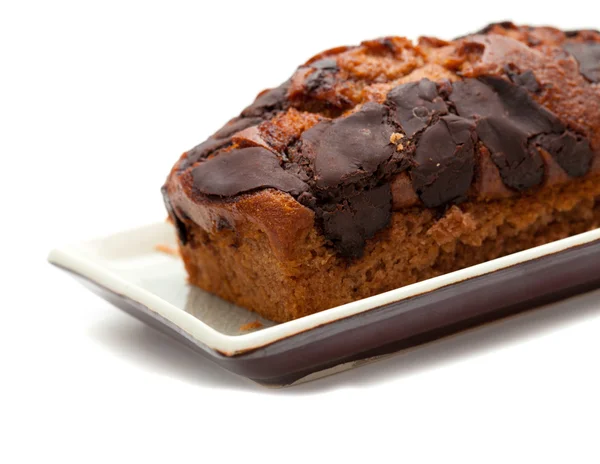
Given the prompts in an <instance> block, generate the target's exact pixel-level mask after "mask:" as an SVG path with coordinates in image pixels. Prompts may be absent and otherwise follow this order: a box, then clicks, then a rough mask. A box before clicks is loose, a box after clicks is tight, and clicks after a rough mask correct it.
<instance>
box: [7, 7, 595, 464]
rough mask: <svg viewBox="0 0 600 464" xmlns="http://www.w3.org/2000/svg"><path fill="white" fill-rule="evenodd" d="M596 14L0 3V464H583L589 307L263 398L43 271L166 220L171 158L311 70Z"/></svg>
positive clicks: (559, 310) (564, 306) (589, 419)
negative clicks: (416, 45) (367, 45)
mask: <svg viewBox="0 0 600 464" xmlns="http://www.w3.org/2000/svg"><path fill="white" fill-rule="evenodd" d="M593 3H594V2H591V1H587V2H585V1H579V2H578V1H569V2H560V3H558V2H557V4H556V5H555V6H552V4H551V3H548V2H544V3H541V2H527V1H524V0H522V1H518V2H516V1H503V2H484V1H477V2H466V1H458V0H454V1H449V0H447V1H445V2H435V1H427V2H425V1H417V0H404V1H400V0H398V1H395V2H377V1H373V0H371V1H366V2H350V1H347V2H335V3H334V2H326V1H325V0H321V1H319V2H309V1H300V0H296V1H287V2H286V1H283V0H281V1H279V2H273V3H272V4H271V5H268V4H267V3H266V2H258V1H248V2H243V3H239V4H235V3H234V2H231V1H229V2H225V1H223V2H219V1H212V2H206V1H205V2H202V1H200V0H198V1H196V2H190V3H189V4H184V3H181V2H174V1H170V2H164V3H163V4H162V5H159V4H157V3H155V2H139V3H134V2H126V1H118V2H113V1H104V2H65V1H58V0H56V1H47V2H27V1H15V2H2V3H1V6H0V58H1V63H0V174H1V178H0V189H1V193H2V195H1V199H2V210H1V211H0V214H1V215H2V218H3V220H2V251H1V253H0V256H1V258H0V259H1V261H0V263H1V266H0V269H1V270H0V272H1V273H2V276H1V283H0V288H1V289H2V297H3V298H2V300H1V302H0V310H1V313H0V314H1V323H0V357H1V358H0V360H1V363H0V369H1V372H2V374H3V375H2V379H1V380H0V392H1V395H0V428H1V430H0V462H5V463H15V462H35V463H42V462H62V463H71V462H73V463H87V462H111V463H115V462H126V463H137V462H143V463H147V462H207V463H213V462H214V463H217V462H254V461H259V462H285V463H287V462H311V463H312V462H353V461H356V462H361V463H376V462H407V463H420V462H434V463H442V462H443V463H446V462H461V463H464V462H477V463H492V462H502V463H506V462H524V463H537V462H565V463H566V462H569V463H598V462H600V374H599V369H598V368H599V364H600V363H599V355H600V304H599V303H598V302H599V300H600V292H595V293H591V294H587V295H583V296H580V297H577V298H575V299H572V300H569V301H567V302H564V303H561V304H558V305H553V306H552V307H550V308H546V309H544V310H543V311H538V312H534V313H530V314H528V315H526V316H522V317H519V318H517V319H512V320H510V321H508V322H503V323H500V324H496V325H493V326H488V327H485V328H483V329H479V330H476V331H473V332H470V333H467V334H464V335H461V336H459V337H454V338H452V339H449V340H445V341H442V342H439V343H436V344H432V345H429V346H426V347H424V348H421V349H419V350H416V351H413V352H408V353H405V354H402V355H399V356H396V357H394V358H392V359H389V360H387V361H382V362H379V363H376V364H372V365H369V366H366V367H362V368H360V369H356V370H354V371H351V372H347V373H344V374H340V375H337V376H334V377H329V378H326V379H323V380H320V381H316V382H313V383H309V384H306V385H303V386H299V387H295V388H292V389H286V390H276V391H274V390H266V389H264V388H262V387H259V386H256V385H254V384H252V383H250V382H248V381H246V380H244V379H242V378H239V377H236V376H234V375H232V374H229V373H228V372H226V371H223V370H221V369H220V368H218V367H216V366H214V365H213V364H211V362H210V361H207V360H204V359H201V358H200V357H198V356H197V355H195V354H193V353H191V352H189V351H188V350H187V349H186V348H183V347H181V346H179V345H178V344H176V343H175V342H172V341H171V340H170V339H167V338H165V337H163V336H162V335H160V334H158V333H156V332H154V331H153V330H152V329H149V328H147V327H145V326H144V325H142V324H141V323H140V322H138V321H136V320H134V319H132V318H130V317H128V316H126V315H124V314H122V313H120V312H119V311H118V310H116V309H115V308H113V307H111V306H110V305H109V304H108V303H105V302H104V301H102V300H100V299H99V298H98V297H96V296H95V295H93V294H91V293H87V292H86V290H84V288H83V287H81V286H80V285H79V284H78V283H76V282H75V281H73V280H72V279H70V278H69V277H68V276H67V275H65V274H63V273H61V272H59V271H58V270H56V269H54V268H51V267H50V266H49V265H48V264H47V263H45V256H46V254H47V252H48V251H49V250H50V249H51V248H52V247H54V246H57V245H60V244H64V243H68V242H72V241H78V240H80V239H85V238H91V237H94V236H102V235H104V234H107V233H111V232H115V231H118V230H120V229H124V228H129V227H134V226H138V225H143V224H145V223H149V222H153V221H156V220H160V219H162V218H164V217H165V212H164V210H163V206H162V202H161V197H160V193H159V187H160V185H161V184H162V182H163V180H164V178H165V176H166V174H167V172H168V170H169V169H170V167H171V165H172V164H173V163H174V161H175V160H176V159H177V157H178V156H179V154H180V153H181V152H183V151H184V150H186V149H188V148H190V147H192V146H193V145H195V144H196V143H198V142H200V141H202V140H203V139H204V138H205V137H206V136H208V135H209V134H210V133H212V132H213V131H214V130H216V129H217V128H219V127H220V126H221V124H222V123H224V122H225V121H227V120H228V119H229V118H230V117H231V116H233V115H235V114H237V113H238V112H239V111H240V109H241V108H242V107H244V106H245V105H246V104H248V103H250V102H251V101H252V99H253V98H254V96H255V94H256V93H257V92H258V91H260V90H262V89H263V88H265V87H272V86H276V85H278V84H279V83H281V82H282V81H284V80H285V79H287V77H288V76H289V75H291V73H292V72H293V71H294V69H295V67H296V66H297V65H298V64H300V63H301V62H303V61H304V60H306V59H307V58H309V57H310V56H311V55H313V54H314V53H316V52H318V51H320V50H323V49H326V48H330V47H332V46H336V45H341V44H352V43H356V42H359V41H360V40H362V39H366V38H373V37H377V36H382V35H394V34H395V35H406V36H409V37H416V36H417V35H419V34H423V35H438V36H441V37H443V38H451V37H453V36H456V35H461V34H463V33H466V32H470V31H473V30H476V29H479V28H481V27H482V26H484V25H485V24H486V23H488V22H490V21H493V20H503V19H507V18H512V19H514V20H515V21H517V22H521V23H523V22H528V23H534V24H540V23H550V24H553V25H558V26H561V27H564V28H582V27H592V28H593V27H595V28H598V27H600V24H599V23H598V22H599V19H598V18H599V16H598V8H597V7H594V6H592V5H593ZM586 4H587V6H584V5H586Z"/></svg>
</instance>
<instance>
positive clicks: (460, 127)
mask: <svg viewBox="0 0 600 464" xmlns="http://www.w3.org/2000/svg"><path fill="white" fill-rule="evenodd" d="M476 142H477V139H476V136H475V124H473V122H472V121H469V120H467V119H465V118H461V117H458V116H455V115H453V114H449V115H445V116H442V117H441V118H440V119H439V120H438V121H437V122H436V123H435V124H432V125H431V126H430V127H428V128H427V130H425V132H423V135H422V136H421V138H420V140H419V143H418V145H417V150H416V152H415V158H414V160H415V162H416V163H417V164H416V166H415V167H413V168H412V170H411V172H410V173H411V176H412V182H413V186H414V188H415V190H416V192H417V194H418V195H419V197H420V198H421V200H422V201H423V203H425V205H426V206H428V207H430V208H435V207H438V206H442V205H445V204H447V203H451V202H460V201H463V200H465V199H466V197H467V192H468V191H469V188H470V187H471V181H472V180H473V169H474V166H475V144H476Z"/></svg>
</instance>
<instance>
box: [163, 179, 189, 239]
mask: <svg viewBox="0 0 600 464" xmlns="http://www.w3.org/2000/svg"><path fill="white" fill-rule="evenodd" d="M160 193H162V197H163V201H164V203H165V208H166V209H167V213H168V214H169V217H170V218H171V220H172V221H173V225H174V226H175V230H176V231H177V236H178V237H179V241H180V242H181V244H182V245H186V244H187V243H188V231H187V227H186V225H185V223H184V222H183V221H182V220H181V219H179V216H178V215H177V213H176V212H175V208H173V205H172V204H171V200H170V199H169V193H168V190H167V186H166V185H163V186H162V187H161V189H160Z"/></svg>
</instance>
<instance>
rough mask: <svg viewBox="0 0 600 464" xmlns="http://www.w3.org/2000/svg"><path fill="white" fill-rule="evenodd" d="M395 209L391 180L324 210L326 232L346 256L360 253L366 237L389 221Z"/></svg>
mask: <svg viewBox="0 0 600 464" xmlns="http://www.w3.org/2000/svg"><path fill="white" fill-rule="evenodd" d="M391 211H392V192H391V190H390V184H385V185H382V186H380V187H377V188H375V189H373V190H365V191H363V192H361V193H360V194H359V195H356V196H354V197H352V198H349V199H347V200H345V201H343V202H342V203H341V204H339V205H337V206H335V207H334V208H333V210H332V211H323V212H322V215H321V217H322V220H323V232H324V233H325V236H326V237H327V238H328V239H329V240H331V241H332V242H333V245H334V246H335V247H336V248H337V249H338V251H339V252H340V253H341V254H342V255H343V256H348V257H359V256H360V255H361V254H362V250H363V248H364V246H365V240H367V239H369V238H371V237H373V235H375V233H377V232H378V231H379V230H381V229H383V228H384V227H386V226H387V225H388V223H389V221H390V217H391Z"/></svg>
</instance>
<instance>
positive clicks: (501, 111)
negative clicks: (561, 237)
mask: <svg viewBox="0 0 600 464" xmlns="http://www.w3.org/2000/svg"><path fill="white" fill-rule="evenodd" d="M481 34H488V35H477V36H471V37H469V38H468V39H461V40H458V41H456V43H454V44H453V43H447V42H440V43H438V44H437V45H436V46H435V47H433V49H434V50H441V51H436V52H435V53H447V52H443V50H445V49H450V50H452V53H451V54H449V55H448V54H446V55H440V56H442V58H440V59H439V60H438V62H443V63H447V64H445V68H444V73H440V74H436V73H437V72H434V71H432V70H433V69H436V68H430V69H429V70H428V71H427V72H426V73H424V74H420V76H427V77H424V78H415V79H413V80H412V81H410V80H409V82H404V83H401V84H400V85H396V86H394V85H388V84H385V86H384V87H379V88H377V85H379V84H377V83H375V84H373V85H374V87H373V89H375V90H374V91H373V92H372V93H369V92H366V93H365V94H364V95H363V96H362V97H357V95H356V93H352V92H357V91H358V90H360V88H361V85H366V83H367V80H368V79H382V82H385V76H384V75H382V74H376V73H371V74H369V69H367V68H368V65H369V63H370V61H369V60H372V59H373V60H375V59H377V58H374V57H377V56H385V57H386V58H385V59H387V60H393V59H400V58H398V57H401V56H402V54H403V53H404V50H405V49H404V48H403V47H409V45H406V42H405V41H404V42H403V41H402V40H400V39H398V38H388V39H384V40H379V41H369V42H364V43H363V44H362V45H361V46H359V47H354V48H340V49H335V50H332V51H329V52H327V53H324V54H321V55H319V56H317V57H315V58H313V59H312V60H310V61H309V62H308V63H307V64H305V65H304V66H301V67H300V68H299V69H298V71H297V72H296V74H295V75H294V77H293V78H291V79H290V80H289V81H287V82H286V83H284V84H283V85H281V86H280V87H277V88H275V89H271V90H268V91H265V92H263V93H261V94H260V95H259V96H258V97H257V99H256V100H255V102H254V103H253V104H252V105H250V106H249V107H247V108H246V109H245V110H244V111H242V113H241V115H240V116H239V117H237V118H234V119H232V120H231V121H230V122H229V123H228V124H227V125H225V126H224V127H223V128H222V129H221V130H219V131H217V132H216V133H215V134H214V135H213V136H212V137H211V138H209V139H208V140H207V141H205V142H204V143H202V144H200V145H198V146H196V147H195V148H193V149H192V150H190V151H189V152H188V153H187V154H186V155H185V156H183V157H182V159H181V161H180V163H179V165H178V166H177V169H176V170H175V171H174V174H173V175H172V179H174V178H177V176H183V177H185V178H186V179H190V183H192V184H193V188H192V189H191V192H190V193H188V195H190V196H191V197H192V200H193V199H194V197H210V196H217V197H234V196H235V195H238V194H240V193H244V192H249V191H252V190H256V189H262V188H276V189H279V190H282V191H284V192H287V193H290V194H291V195H293V196H294V197H295V198H296V199H297V200H298V202H300V203H301V204H303V205H305V206H307V207H308V208H310V209H312V210H313V211H314V213H315V223H316V227H317V228H318V230H319V231H321V232H322V233H323V235H324V236H325V238H326V239H328V240H329V243H330V244H331V245H332V246H334V247H335V249H336V250H337V251H338V252H339V253H340V254H341V255H344V256H350V257H356V256H360V254H361V252H362V249H363V247H364V244H365V240H367V239H368V238H370V237H372V236H373V235H374V234H375V233H376V232H377V231H378V230H380V229H382V228H384V227H385V226H386V225H387V224H388V221H389V218H390V215H391V211H392V205H394V207H396V208H402V207H414V206H419V202H421V203H422V206H425V207H429V208H439V207H444V206H446V205H449V204H451V203H458V202H461V201H464V200H466V199H467V198H468V197H469V195H471V194H472V193H471V192H475V194H477V192H479V194H482V193H483V195H484V196H485V197H486V198H490V199H491V198H499V197H502V196H507V195H508V196H510V195H513V194H517V193H518V192H521V191H525V190H527V189H530V188H533V187H538V186H540V185H542V183H543V182H545V180H546V179H547V178H548V169H549V168H547V165H548V159H549V158H548V156H550V157H551V158H552V160H554V161H555V163H553V169H554V170H555V171H554V172H555V173H556V175H555V176H554V177H556V176H558V177H560V176H562V175H564V174H563V173H562V172H560V170H562V171H564V173H565V174H566V175H567V176H570V177H579V176H582V175H585V174H586V173H587V172H588V171H589V170H590V167H591V164H592V159H593V157H594V149H593V147H592V146H591V145H590V143H589V141H588V139H587V138H586V136H587V137H590V136H591V135H590V131H589V130H588V129H589V127H586V126H585V125H584V126H583V129H581V128H580V125H581V122H580V121H579V120H577V117H578V116H577V114H572V113H576V112H577V111H579V110H581V108H583V105H586V107H585V108H583V109H584V110H585V111H586V112H588V113H586V114H589V103H587V102H583V101H577V102H576V103H573V102H570V103H569V104H571V105H574V104H575V106H571V107H568V108H567V109H566V110H564V111H563V110H562V109H560V108H559V114H560V116H561V117H560V118H559V117H558V116H557V115H556V114H555V113H553V112H551V111H550V110H549V109H548V108H547V107H546V106H545V105H548V106H550V107H552V108H553V109H556V106H552V102H551V95H552V87H553V86H556V85H560V84H561V82H559V79H560V78H556V77H553V78H552V79H554V80H552V79H550V80H549V79H548V77H547V76H546V74H545V73H546V70H545V69H544V68H542V67H541V66H540V65H539V63H538V61H536V60H541V59H542V58H543V55H542V54H541V53H540V52H538V51H537V49H535V48H534V47H539V46H541V45H544V46H548V44H551V45H552V44H554V45H555V48H554V49H552V51H551V52H549V53H550V55H551V56H553V57H554V58H551V60H554V61H556V60H563V61H561V62H560V63H561V66H563V67H564V69H565V73H570V74H569V75H568V77H565V78H564V79H565V85H574V84H573V82H576V83H577V84H576V85H577V86H580V85H582V84H581V83H580V81H581V82H583V78H582V77H581V75H580V74H579V73H578V72H577V70H576V69H574V68H573V65H574V61H573V60H572V59H571V58H570V57H569V56H568V55H567V53H566V52H568V53H570V54H572V55H573V56H574V57H575V59H576V60H577V61H578V62H579V70H580V72H581V74H582V75H583V76H585V77H586V78H587V79H588V80H589V81H591V82H596V81H598V79H599V78H600V68H599V66H600V34H598V33H595V32H593V31H579V32H577V33H575V32H573V33H570V34H564V33H562V32H560V31H557V30H551V29H548V28H541V29H536V28H527V27H517V26H515V25H513V24H512V23H498V24H494V25H490V26H488V28H486V29H484V30H483V31H481ZM428 43H430V44H431V43H432V41H431V40H429V41H428ZM361 47H363V48H364V50H365V53H366V54H367V55H368V58H365V56H367V55H361V54H360V53H358V54H357V50H358V51H360V50H359V49H360V48H361ZM561 47H562V48H561ZM409 48H410V47H409ZM563 48H564V50H565V51H566V52H565V51H563ZM347 53H351V54H352V55H351V58H350V59H348V58H346V60H345V61H344V59H343V57H342V58H340V56H343V55H344V54H347ZM413 53H414V48H413ZM544 53H545V52H544ZM356 60H358V61H360V60H365V63H363V65H364V66H363V67H361V66H360V65H359V66H356V63H357V61H356ZM461 60H463V61H466V62H468V63H467V66H466V67H464V69H462V68H461V66H463V64H461V63H462V61H461ZM554 61H552V63H554ZM471 62H477V63H478V66H479V67H478V68H477V70H476V72H475V71H474V68H473V65H472V63H471ZM517 62H518V64H519V65H518V66H517V64H515V63H517ZM349 63H350V64H349ZM386 63H389V61H388V62H386ZM527 63H531V67H532V69H528V68H527V67H524V66H523V64H527ZM437 66H438V68H441V66H440V65H439V64H437ZM569 66H570V67H569ZM422 69H423V68H422ZM384 70H385V69H384ZM417 71H418V69H417ZM363 72H364V73H366V74H368V76H369V77H368V78H365V79H366V80H365V81H364V82H363V83H362V84H360V82H359V80H360V75H361V74H360V73H363ZM406 72H410V68H407V71H406ZM548 72H550V71H548ZM352 73H355V74H352ZM357 73H358V74H357ZM417 75H419V74H418V73H417ZM555 75H557V74H556V73H555V74H552V76H555ZM559 75H560V74H559ZM373 76H375V77H373ZM431 76H434V77H432V79H434V80H436V82H434V80H432V79H429V78H428V77H431ZM435 76H438V77H435ZM466 76H473V77H466ZM448 79H450V80H452V82H450V80H448ZM555 80H556V81H557V82H556V83H555V82H554V81H555ZM578 80H579V81H578ZM586 85H589V84H586ZM382 89H384V90H382ZM349 92H350V93H349ZM349 95H350V96H351V98H350V96H349ZM588 95H589V94H588ZM373 100H374V101H373ZM357 101H360V103H356V102H357ZM573 101H575V100H573ZM548 102H550V104H549V103H548ZM294 111H295V112H296V113H293V112H294ZM581 111H583V110H581ZM281 115H283V116H286V117H287V119H285V118H283V119H281V118H280V116H281ZM300 115H304V116H302V117H304V119H302V117H301V116H300ZM306 115H311V117H313V121H312V122H311V123H310V124H306V121H307V119H306ZM565 115H566V116H565ZM315 118H316V120H315ZM561 119H562V120H561ZM274 120H277V121H278V122H277V123H273V121H274ZM286 121H287V122H286ZM290 121H291V122H290ZM294 121H296V122H294ZM302 121H304V122H302ZM285 124H291V125H292V126H287V127H286V125H285ZM293 124H296V126H293ZM259 125H260V126H259ZM298 127H302V129H301V130H298ZM581 130H585V131H586V132H585V133H582V132H581ZM592 135H593V134H592ZM592 140H594V138H593V137H592ZM477 150H479V151H477ZM481 150H484V151H485V153H486V154H487V155H486V156H487V158H486V160H484V161H485V163H482V162H481V156H479V155H478V154H476V153H480V152H481ZM596 150H598V147H596ZM544 157H545V158H544ZM490 160H491V161H490ZM476 164H477V165H478V166H479V167H478V169H479V170H481V169H485V170H486V173H483V174H485V175H479V176H478V179H479V181H478V182H480V183H481V182H484V183H486V182H487V184H486V185H478V186H475V189H472V188H471V186H472V184H473V179H474V170H475V165H476ZM487 171H490V172H487ZM492 171H493V172H492ZM478 172H479V171H478ZM400 173H404V174H403V177H402V179H403V183H402V185H400V184H398V185H397V186H396V188H391V187H390V184H391V183H392V182H393V181H394V179H399V177H398V176H399V174H400ZM480 174H481V173H480ZM490 179H492V180H493V179H496V180H494V182H495V183H493V182H492V181H490ZM500 179H501V181H500ZM408 180H409V181H410V183H412V188H413V190H414V193H415V195H414V196H413V197H411V196H410V195H407V194H406V192H405V190H406V185H405V184H407V183H408ZM490 182H492V184H493V185H492V184H490ZM488 184H490V185H488ZM400 187H402V188H400ZM399 191H402V192H404V193H403V197H405V198H407V199H410V201H404V200H398V199H392V198H391V196H392V193H391V192H399ZM417 197H418V200H416V198H417ZM196 199H200V198H196ZM403 205H404V206H403ZM167 207H168V209H169V210H170V211H172V210H173V208H172V207H169V206H167ZM174 214H175V213H174Z"/></svg>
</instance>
